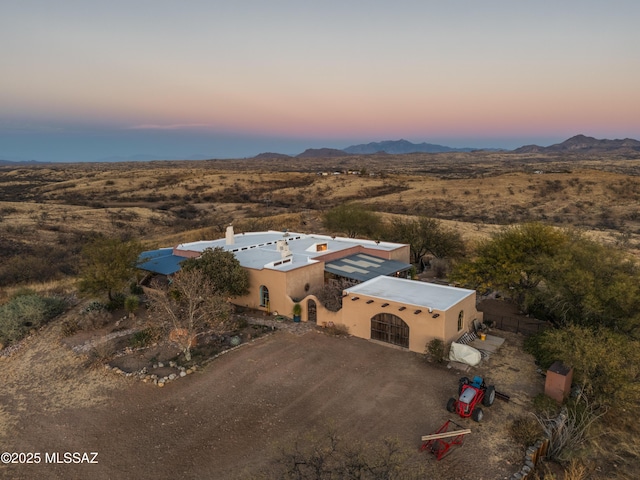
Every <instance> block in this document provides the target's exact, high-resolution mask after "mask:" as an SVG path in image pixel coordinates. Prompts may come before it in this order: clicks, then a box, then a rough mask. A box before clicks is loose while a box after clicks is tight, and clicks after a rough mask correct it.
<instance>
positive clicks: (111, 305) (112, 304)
mask: <svg viewBox="0 0 640 480" xmlns="http://www.w3.org/2000/svg"><path fill="white" fill-rule="evenodd" d="M112 297H113V298H111V300H109V302H108V303H107V310H109V311H111V312H113V311H114V310H118V309H120V308H124V302H125V300H126V299H127V296H126V295H125V294H124V293H122V292H118V293H115V294H113V295H112Z"/></svg>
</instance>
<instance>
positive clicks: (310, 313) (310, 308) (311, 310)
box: [307, 300, 318, 323]
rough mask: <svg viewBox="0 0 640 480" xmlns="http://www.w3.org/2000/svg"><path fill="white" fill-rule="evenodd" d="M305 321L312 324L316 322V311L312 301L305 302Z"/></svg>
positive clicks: (314, 303)
mask: <svg viewBox="0 0 640 480" xmlns="http://www.w3.org/2000/svg"><path fill="white" fill-rule="evenodd" d="M307 321H309V322H313V323H317V322H318V310H317V308H316V302H315V301H314V300H307Z"/></svg>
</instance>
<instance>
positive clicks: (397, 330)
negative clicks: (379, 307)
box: [371, 313, 409, 348]
mask: <svg viewBox="0 0 640 480" xmlns="http://www.w3.org/2000/svg"><path fill="white" fill-rule="evenodd" d="M371 339H372V340H380V341H381V342H387V343H391V344H393V345H398V346H400V347H405V348H409V325H407V324H406V323H404V321H403V320H402V319H401V318H400V317H398V316H396V315H394V314H392V313H379V314H377V315H375V316H374V317H372V318H371Z"/></svg>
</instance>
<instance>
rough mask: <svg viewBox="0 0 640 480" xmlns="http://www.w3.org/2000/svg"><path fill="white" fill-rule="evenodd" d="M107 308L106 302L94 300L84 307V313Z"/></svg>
mask: <svg viewBox="0 0 640 480" xmlns="http://www.w3.org/2000/svg"><path fill="white" fill-rule="evenodd" d="M106 309H107V306H106V305H105V304H104V303H102V302H100V301H98V300H94V301H92V302H91V303H89V304H88V305H87V306H86V307H84V308H83V309H82V313H83V314H84V313H89V312H99V311H101V310H106Z"/></svg>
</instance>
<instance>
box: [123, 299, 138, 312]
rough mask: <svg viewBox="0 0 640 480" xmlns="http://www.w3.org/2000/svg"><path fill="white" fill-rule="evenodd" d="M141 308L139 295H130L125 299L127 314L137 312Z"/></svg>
mask: <svg viewBox="0 0 640 480" xmlns="http://www.w3.org/2000/svg"><path fill="white" fill-rule="evenodd" d="M139 306H140V298H138V296H137V295H129V296H128V297H126V298H125V299H124V309H125V310H126V311H127V313H129V314H131V313H133V312H135V311H136V310H137V309H138V307H139Z"/></svg>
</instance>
